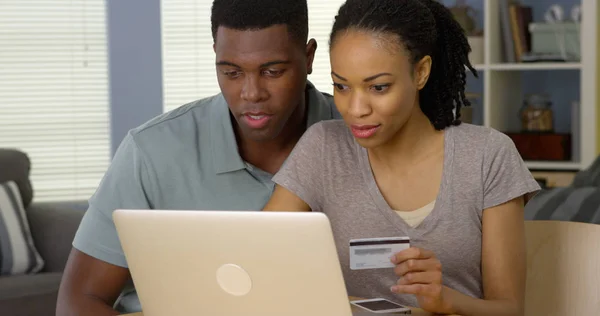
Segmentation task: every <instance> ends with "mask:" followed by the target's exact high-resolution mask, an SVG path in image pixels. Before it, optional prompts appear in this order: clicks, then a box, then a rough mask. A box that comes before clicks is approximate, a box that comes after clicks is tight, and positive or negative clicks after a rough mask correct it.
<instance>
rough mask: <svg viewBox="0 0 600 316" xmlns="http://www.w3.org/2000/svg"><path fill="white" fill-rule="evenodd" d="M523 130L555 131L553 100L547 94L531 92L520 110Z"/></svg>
mask: <svg viewBox="0 0 600 316" xmlns="http://www.w3.org/2000/svg"><path fill="white" fill-rule="evenodd" d="M520 116H521V129H522V131H523V132H553V131H554V114H553V112H552V102H550V100H549V98H548V96H547V95H546V94H531V95H528V96H527V97H526V98H525V101H524V102H523V106H522V107H521V111H520Z"/></svg>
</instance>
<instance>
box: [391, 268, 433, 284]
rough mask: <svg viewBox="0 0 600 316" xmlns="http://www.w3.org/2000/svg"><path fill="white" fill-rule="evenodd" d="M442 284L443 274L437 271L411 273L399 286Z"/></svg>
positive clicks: (405, 276) (399, 282)
mask: <svg viewBox="0 0 600 316" xmlns="http://www.w3.org/2000/svg"><path fill="white" fill-rule="evenodd" d="M430 283H439V284H441V283H442V274H441V273H439V272H437V271H425V272H409V273H407V274H405V275H404V276H403V277H401V278H400V279H399V280H398V283H397V285H411V284H430Z"/></svg>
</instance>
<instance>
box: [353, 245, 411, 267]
mask: <svg viewBox="0 0 600 316" xmlns="http://www.w3.org/2000/svg"><path fill="white" fill-rule="evenodd" d="M409 247H410V238H409V237H383V238H363V239H352V240H350V269H351V270H365V269H384V268H394V264H393V263H392V262H391V261H390V260H391V258H392V256H393V255H395V254H397V253H399V252H400V251H402V250H404V249H408V248H409Z"/></svg>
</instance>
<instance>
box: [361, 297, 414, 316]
mask: <svg viewBox="0 0 600 316" xmlns="http://www.w3.org/2000/svg"><path fill="white" fill-rule="evenodd" d="M350 304H352V305H354V306H357V307H360V308H362V309H364V310H367V311H369V312H371V313H377V314H383V313H398V312H410V308H408V307H406V306H402V305H400V304H397V303H394V302H392V301H389V300H386V299H384V298H372V299H366V300H357V301H351V302H350Z"/></svg>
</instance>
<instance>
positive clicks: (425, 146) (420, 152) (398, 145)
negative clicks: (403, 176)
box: [369, 111, 444, 172]
mask: <svg viewBox="0 0 600 316" xmlns="http://www.w3.org/2000/svg"><path fill="white" fill-rule="evenodd" d="M443 135H444V132H443V131H437V130H436V129H435V128H434V127H433V125H432V124H431V123H430V121H429V119H428V118H427V116H425V114H423V113H422V112H421V111H418V112H417V111H415V113H414V114H413V116H412V117H411V118H409V120H408V121H407V122H406V124H405V125H404V126H403V127H402V129H400V131H398V133H397V134H396V135H395V137H394V138H393V139H392V140H390V141H389V142H388V143H386V144H384V145H382V146H379V147H377V148H372V149H369V156H370V157H371V158H372V159H373V160H375V161H377V162H378V163H380V164H382V165H383V166H384V167H385V168H386V169H388V170H389V171H390V172H393V171H395V169H398V168H399V167H401V166H403V167H401V168H404V167H406V166H410V165H413V164H415V163H418V162H419V161H422V160H423V159H424V158H426V157H428V156H430V155H432V154H434V153H436V152H437V151H438V150H439V148H440V143H441V145H442V146H441V148H443V141H444V140H443V139H444V138H443Z"/></svg>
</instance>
